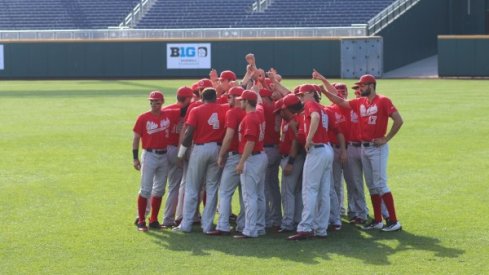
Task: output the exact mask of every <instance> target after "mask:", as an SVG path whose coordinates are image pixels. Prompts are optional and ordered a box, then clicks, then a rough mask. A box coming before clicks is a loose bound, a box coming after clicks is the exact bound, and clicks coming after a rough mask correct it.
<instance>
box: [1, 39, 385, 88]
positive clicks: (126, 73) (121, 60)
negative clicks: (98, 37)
mask: <svg viewBox="0 0 489 275" xmlns="http://www.w3.org/2000/svg"><path fill="white" fill-rule="evenodd" d="M352 39H355V38H351V37H350V38H348V40H349V41H351V40H352ZM358 39H359V42H362V43H368V44H369V45H370V47H378V49H379V50H380V51H381V50H382V45H381V43H382V39H380V38H379V37H368V38H367V37H363V38H358ZM370 41H372V42H370ZM0 45H3V52H4V68H3V69H0V78H3V79H68V78H180V77H182V78H183V77H191V78H200V77H206V76H207V75H208V73H209V70H210V69H211V68H214V69H216V70H218V71H222V70H226V69H229V70H233V71H235V72H236V73H237V74H238V75H243V74H244V73H245V66H246V62H245V60H244V56H245V55H246V54H247V53H250V52H252V53H254V54H255V56H256V59H257V65H258V66H259V67H262V68H265V69H268V68H270V67H275V68H276V69H277V70H278V71H279V72H280V73H281V74H282V75H283V76H286V77H309V76H310V75H311V71H312V68H316V69H318V70H319V71H321V72H323V73H324V74H325V75H327V76H329V77H340V76H342V75H343V76H348V75H347V74H346V73H348V74H350V76H351V77H356V76H357V75H359V74H363V73H365V72H369V73H373V74H375V75H381V74H382V58H381V57H382V54H381V52H380V53H379V52H378V51H376V54H375V60H370V61H369V62H367V61H368V60H365V58H363V59H360V58H358V56H364V55H365V53H364V52H362V51H365V50H366V47H349V48H348V58H350V59H352V60H356V61H355V62H352V61H350V62H344V61H343V63H344V64H343V65H342V58H343V59H344V57H345V53H346V46H345V43H342V39H341V38H325V39H317V38H316V39H273V40H266V39H260V40H256V39H255V40H243V39H240V40H233V41H231V40H224V41H223V40H219V41H218V40H215V41H212V40H211V41H200V40H199V41H196V40H188V41H163V40H125V41H94V40H90V41H31V42H2V41H0ZM342 47H343V48H344V49H345V50H342ZM352 49H355V50H354V51H357V52H352ZM342 52H343V57H342ZM373 56H374V54H372V57H373ZM345 66H350V68H347V67H345ZM345 72H346V73H345Z"/></svg>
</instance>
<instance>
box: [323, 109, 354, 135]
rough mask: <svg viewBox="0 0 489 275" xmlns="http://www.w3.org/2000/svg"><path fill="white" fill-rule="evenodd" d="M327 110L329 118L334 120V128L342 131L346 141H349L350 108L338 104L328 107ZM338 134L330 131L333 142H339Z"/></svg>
mask: <svg viewBox="0 0 489 275" xmlns="http://www.w3.org/2000/svg"><path fill="white" fill-rule="evenodd" d="M326 110H327V114H328V117H329V119H330V120H331V121H332V122H333V125H334V128H336V129H337V130H338V131H339V132H341V133H342V134H343V135H344V136H345V142H348V141H349V137H350V135H349V133H350V110H348V109H345V108H341V107H340V106H338V105H336V104H333V105H330V106H328V107H326ZM337 134H338V133H337V132H336V133H335V132H334V131H328V136H329V139H330V140H331V143H333V144H339V142H338V138H337Z"/></svg>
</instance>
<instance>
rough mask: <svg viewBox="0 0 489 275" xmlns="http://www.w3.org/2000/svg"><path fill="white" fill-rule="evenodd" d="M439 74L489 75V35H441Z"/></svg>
mask: <svg viewBox="0 0 489 275" xmlns="http://www.w3.org/2000/svg"><path fill="white" fill-rule="evenodd" d="M438 75H439V76H442V77H489V35H478V36H476V35H467V36H464V35H453V36H448V35H447V36H439V37H438Z"/></svg>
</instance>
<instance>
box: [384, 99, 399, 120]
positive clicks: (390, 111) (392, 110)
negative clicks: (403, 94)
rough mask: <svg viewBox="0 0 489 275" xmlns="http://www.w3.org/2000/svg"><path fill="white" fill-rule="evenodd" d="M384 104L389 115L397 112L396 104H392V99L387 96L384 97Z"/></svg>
mask: <svg viewBox="0 0 489 275" xmlns="http://www.w3.org/2000/svg"><path fill="white" fill-rule="evenodd" d="M382 106H384V108H385V110H386V112H387V115H389V116H391V115H392V114H393V113H395V112H397V109H396V107H394V104H392V101H391V100H390V99H389V98H387V97H384V98H383V100H382Z"/></svg>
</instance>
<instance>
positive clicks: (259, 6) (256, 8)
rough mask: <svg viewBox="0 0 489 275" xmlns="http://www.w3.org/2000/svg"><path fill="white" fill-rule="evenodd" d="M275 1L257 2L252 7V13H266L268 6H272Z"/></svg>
mask: <svg viewBox="0 0 489 275" xmlns="http://www.w3.org/2000/svg"><path fill="white" fill-rule="evenodd" d="M272 2H273V0H256V1H255V2H253V4H252V5H251V11H252V12H264V11H265V10H266V9H267V8H268V6H270V5H271V4H272Z"/></svg>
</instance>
